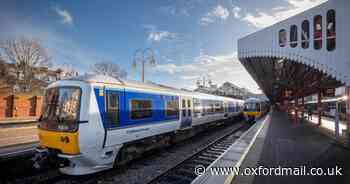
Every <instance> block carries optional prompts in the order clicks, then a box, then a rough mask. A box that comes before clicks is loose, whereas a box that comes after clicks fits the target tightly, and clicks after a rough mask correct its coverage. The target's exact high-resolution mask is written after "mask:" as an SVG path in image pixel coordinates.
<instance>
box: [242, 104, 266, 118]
mask: <svg viewBox="0 0 350 184" xmlns="http://www.w3.org/2000/svg"><path fill="white" fill-rule="evenodd" d="M243 114H244V118H245V120H246V121H247V122H255V121H256V120H257V119H259V118H260V117H261V116H262V104H261V103H259V102H246V103H245V104H244V111H243Z"/></svg>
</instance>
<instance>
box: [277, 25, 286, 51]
mask: <svg viewBox="0 0 350 184" xmlns="http://www.w3.org/2000/svg"><path fill="white" fill-rule="evenodd" d="M278 40H279V45H280V47H284V46H286V42H287V32H286V30H285V29H282V30H280V31H279V33H278Z"/></svg>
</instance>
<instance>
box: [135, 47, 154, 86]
mask: <svg viewBox="0 0 350 184" xmlns="http://www.w3.org/2000/svg"><path fill="white" fill-rule="evenodd" d="M145 56H146V57H145ZM138 62H141V80H142V82H145V63H146V62H149V64H151V65H155V64H156V60H155V58H154V52H153V50H152V49H151V48H146V49H143V50H142V49H137V50H136V51H135V53H134V60H133V63H132V67H133V69H136V67H137V63H138Z"/></svg>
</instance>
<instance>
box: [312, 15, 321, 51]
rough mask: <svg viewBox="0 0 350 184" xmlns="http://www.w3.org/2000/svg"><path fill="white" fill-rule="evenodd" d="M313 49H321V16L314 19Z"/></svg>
mask: <svg viewBox="0 0 350 184" xmlns="http://www.w3.org/2000/svg"><path fill="white" fill-rule="evenodd" d="M314 48H315V49H316V50H319V49H321V48H322V16H321V15H317V16H315V17H314Z"/></svg>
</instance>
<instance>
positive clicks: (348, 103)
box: [345, 86, 350, 145]
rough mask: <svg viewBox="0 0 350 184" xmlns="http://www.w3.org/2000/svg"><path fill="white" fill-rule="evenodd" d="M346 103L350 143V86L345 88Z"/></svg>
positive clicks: (348, 139)
mask: <svg viewBox="0 0 350 184" xmlns="http://www.w3.org/2000/svg"><path fill="white" fill-rule="evenodd" d="M345 95H346V96H345V104H346V130H347V131H346V136H347V141H348V144H349V145H350V86H347V87H346V89H345Z"/></svg>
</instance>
